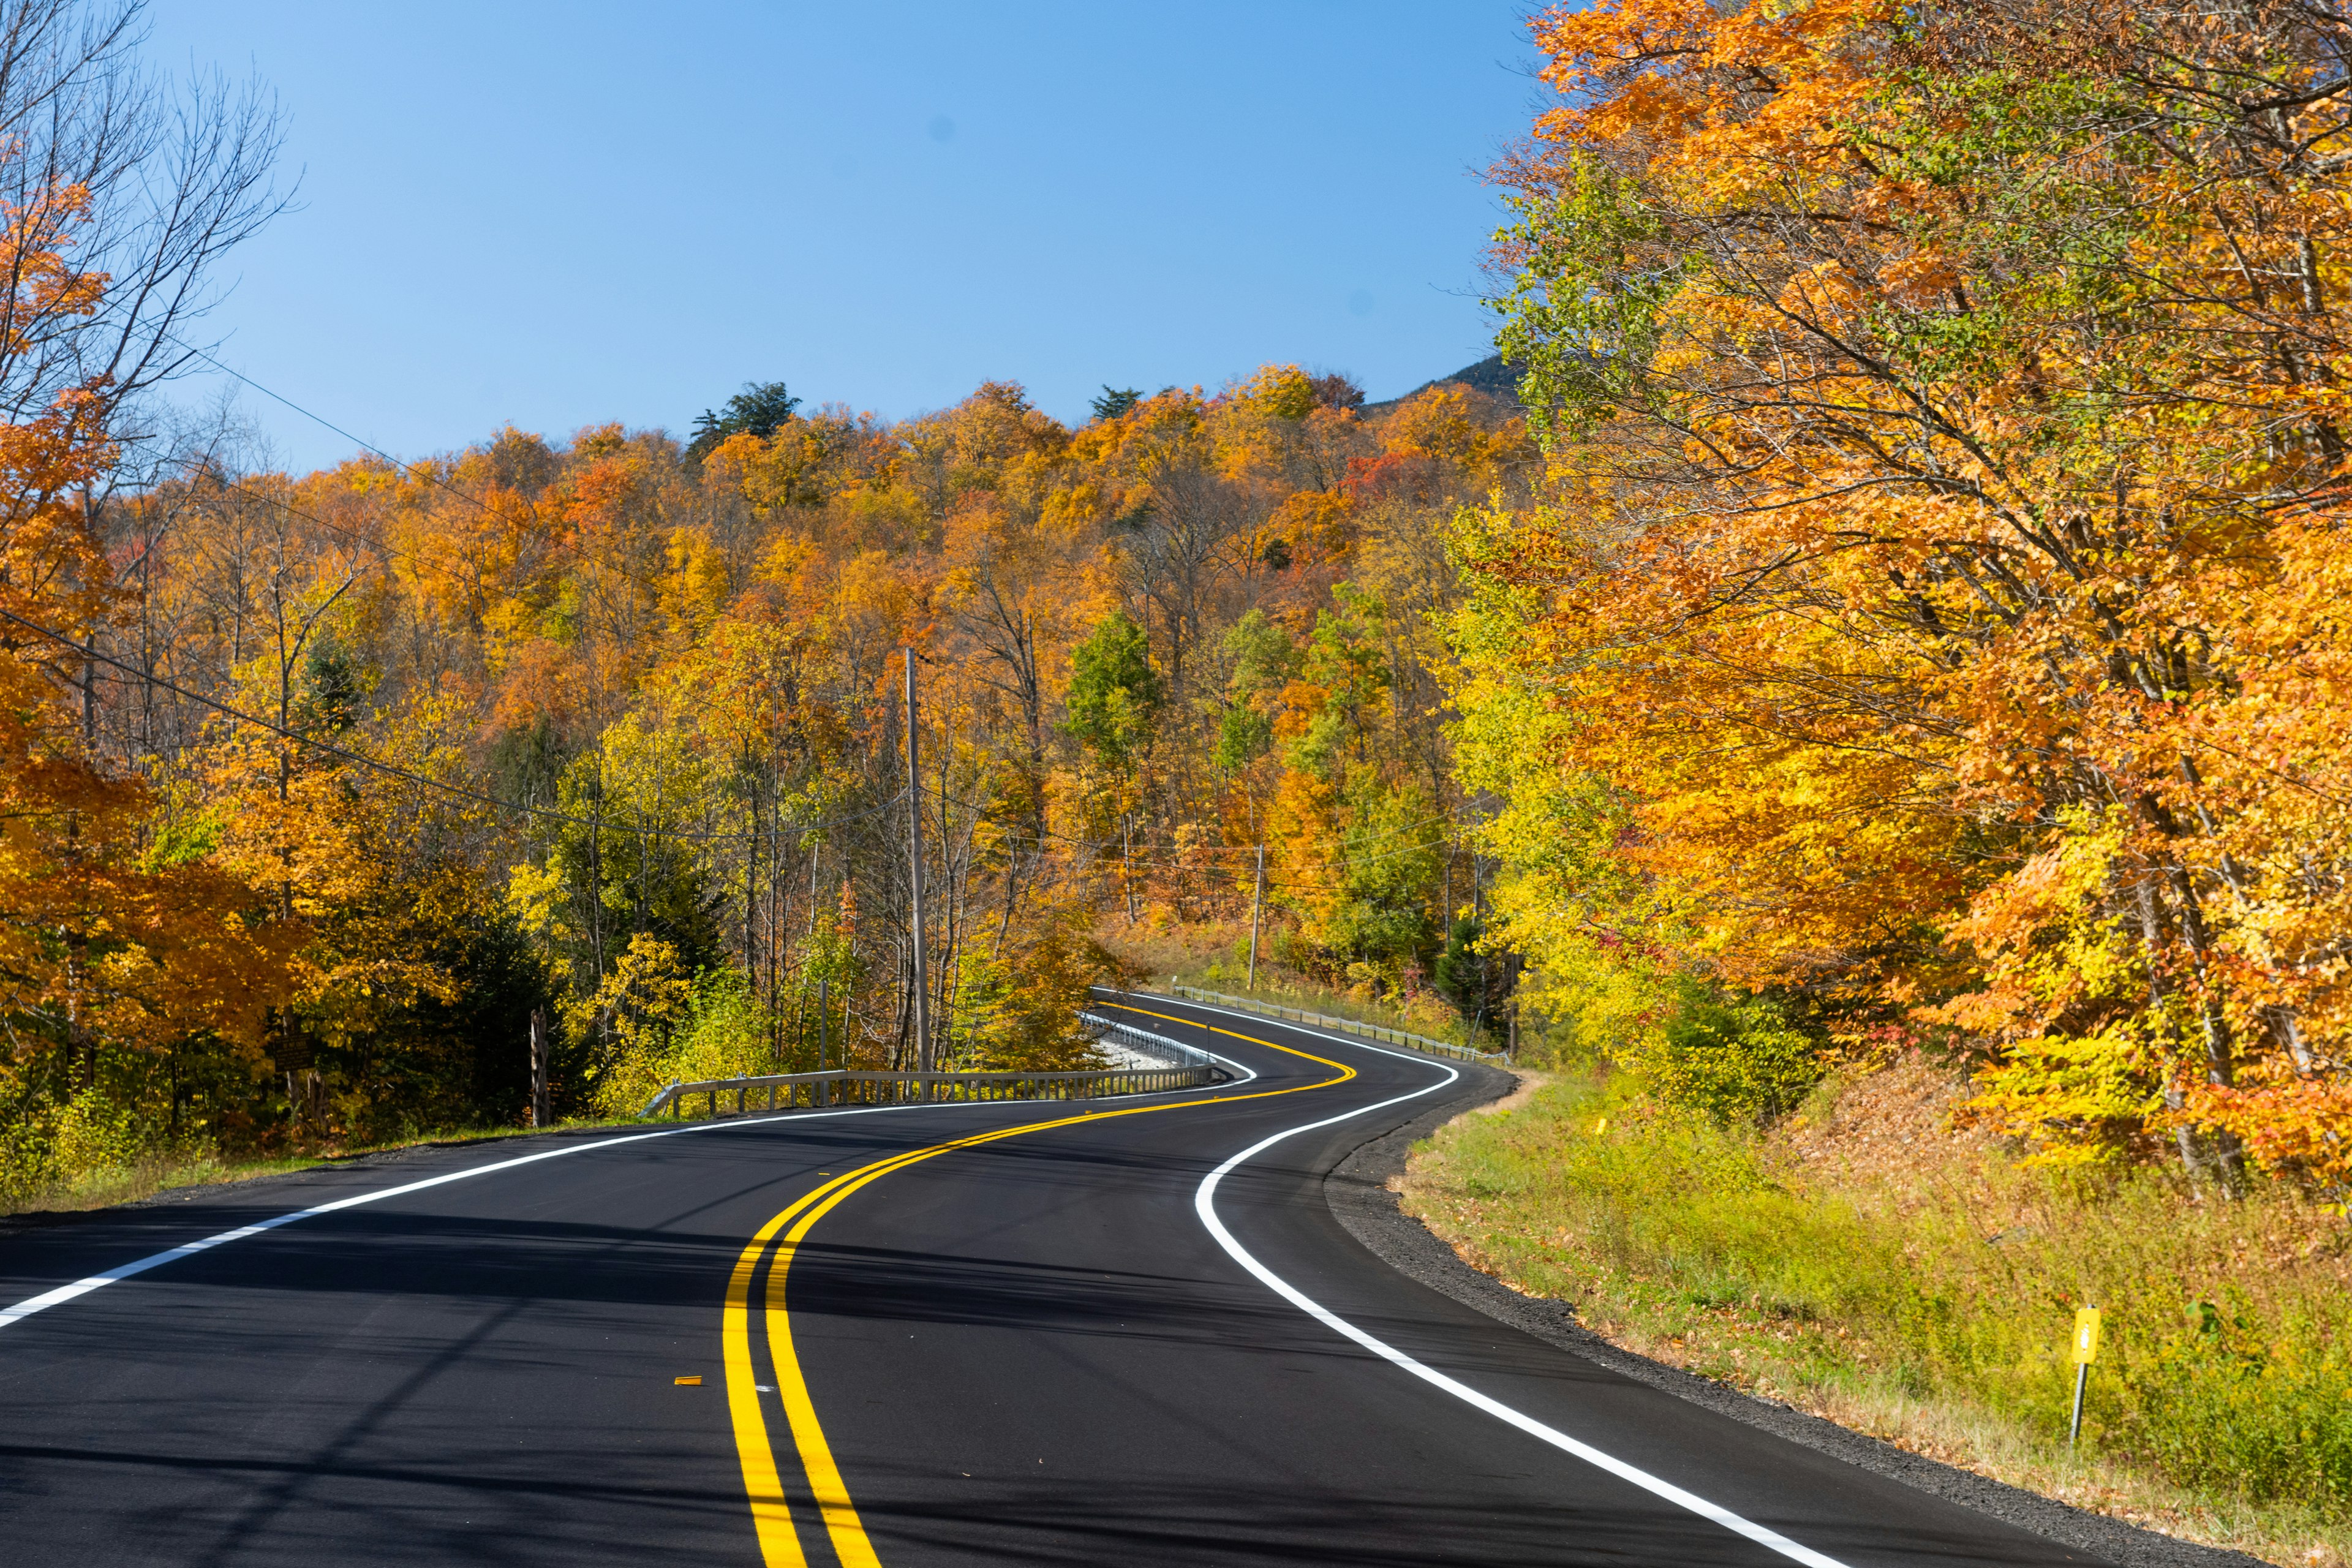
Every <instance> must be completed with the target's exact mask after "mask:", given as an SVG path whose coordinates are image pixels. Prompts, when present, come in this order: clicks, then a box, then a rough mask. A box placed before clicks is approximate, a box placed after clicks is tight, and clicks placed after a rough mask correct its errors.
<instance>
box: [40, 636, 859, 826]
mask: <svg viewBox="0 0 2352 1568" xmlns="http://www.w3.org/2000/svg"><path fill="white" fill-rule="evenodd" d="M0 620H5V621H6V622H8V623H9V624H11V625H13V626H22V627H23V628H24V629H25V630H26V631H28V632H32V633H34V634H36V635H37V636H39V637H47V639H48V640H49V641H51V642H54V643H56V644H57V645H58V646H59V647H64V648H67V649H68V650H70V651H71V652H72V653H74V654H76V655H77V656H79V657H80V658H86V659H89V660H90V661H91V662H93V663H96V664H103V665H106V666H108V667H109V668H113V669H117V670H120V671H121V672H122V673H123V674H124V675H127V676H129V677H130V678H131V679H133V680H139V681H143V682H145V683H146V684H148V685H150V686H153V687H157V688H160V689H163V690H165V691H168V692H170V693H172V694H173V696H175V697H183V698H185V699H186V700H189V701H191V702H194V703H197V704H200V705H201V706H203V707H205V708H209V709H211V710H214V711H215V712H216V713H221V714H224V715H226V716H227V717H228V718H231V719H234V720H236V721H238V722H239V723H242V724H251V725H254V726H256V727H257V728H259V729H262V730H266V731H269V732H270V733H271V734H273V735H280V736H283V737H284V738H285V739H287V740H289V741H291V742H294V743H295V744H297V745H300V746H308V747H310V749H312V750H313V751H319V752H326V753H327V754H328V755H330V756H333V757H340V758H341V759H342V760H343V761H345V762H347V763H355V764H356V765H358V766H360V767H363V768H368V769H371V770H373V771H374V772H376V773H383V774H384V775H386V776H387V777H391V778H396V779H402V780H404V781H406V782H407V783H409V784H421V785H423V786H424V787H425V788H426V789H432V790H438V791H440V792H441V793H442V794H444V795H454V796H456V797H457V798H458V799H460V800H469V801H473V802H475V803H476V804H478V805H488V806H495V807H497V808H499V810H501V811H513V812H522V813H526V814H528V815H530V816H538V817H544V818H546V819H548V820H550V821H553V822H562V823H568V824H570V825H571V826H574V827H585V828H588V829H589V830H591V831H592V832H593V831H599V830H610V831H612V832H614V833H630V834H635V835H636V836H637V837H643V838H676V839H680V840H685V841H689V842H693V843H705V844H719V843H727V844H731V843H733V842H735V841H736V840H738V839H740V838H743V837H748V836H749V834H750V832H751V831H754V830H750V829H747V830H746V831H745V832H743V833H703V832H697V831H694V830H691V829H687V828H667V827H664V828H652V827H634V826H629V825H628V824H626V823H624V822H620V821H616V820H614V819H613V818H611V817H592V816H574V815H572V813H570V812H567V811H558V810H556V809H555V808H554V807H552V806H545V805H532V804H531V803H530V802H529V801H522V800H507V799H505V798H503V797H501V796H499V795H485V794H483V793H482V792H481V791H479V790H474V789H467V787H466V786H464V785H463V784H446V783H444V782H443V781H442V780H439V779H436V778H433V777H431V776H429V775H427V774H425V773H417V772H416V771H415V770H414V769H411V768H404V767H402V766H400V765H399V764H398V763H387V762H384V761H383V760H382V759H381V758H377V757H371V756H368V755H367V754H365V753H364V752H354V751H352V750H351V749H350V748H349V747H347V746H339V745H337V744H335V743H334V742H332V741H322V740H320V739H319V737H317V736H316V735H305V734H303V733H302V732H301V731H298V730H289V729H288V728H286V727H285V726H284V725H282V724H278V723H275V722H273V721H270V720H268V719H265V718H263V717H261V716H260V715H259V714H257V713H248V712H247V711H246V710H244V709H242V708H236V707H232V706H231V705H230V704H228V703H226V702H223V701H220V700H217V699H215V698H211V697H206V696H205V695H204V694H203V693H202V692H198V691H191V690H189V689H187V688H186V687H184V686H182V685H180V684H179V683H178V682H176V681H172V680H166V679H164V678H163V677H162V676H160V675H152V674H150V673H148V672H147V671H145V670H142V669H141V668H138V667H137V666H135V665H130V664H125V663H124V662H123V661H122V660H121V659H119V658H111V657H110V656H108V655H106V654H103V653H100V652H99V651H98V650H97V649H96V648H94V647H90V646H89V645H88V644H86V643H80V642H77V641H75V640H74V639H73V638H72V637H68V636H67V635H66V634H65V633H63V632H58V631H52V630H50V629H49V628H48V627H47V626H42V625H40V624H38V623H37V622H35V621H28V620H26V618H25V617H24V616H20V615H17V614H16V613H15V612H13V611H10V610H5V609H0ZM894 809H896V803H895V802H886V803H885V804H883V805H879V806H877V807H875V808H873V809H872V810H869V811H865V812H860V813H857V814H856V815H853V816H845V817H830V818H827V819H825V820H824V821H823V822H820V823H815V824H812V825H811V826H826V827H837V826H846V825H848V824H850V823H853V822H859V821H863V820H865V819H866V818H867V817H870V816H879V815H881V814H882V813H883V812H886V811H890V810H894Z"/></svg>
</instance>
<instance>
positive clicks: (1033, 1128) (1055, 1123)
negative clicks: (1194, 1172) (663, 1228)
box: [719, 1003, 1356, 1568]
mask: <svg viewBox="0 0 2352 1568" xmlns="http://www.w3.org/2000/svg"><path fill="white" fill-rule="evenodd" d="M1101 1005H1104V1006H1114V1007H1118V1010H1119V1011H1121V1012H1123V1013H1139V1014H1141V1015H1142V1016H1145V1017H1147V1018H1160V1019H1164V1020H1166V1021H1167V1022H1169V1023H1171V1024H1186V1025H1192V1024H1193V1022H1194V1021H1193V1020H1192V1019H1190V1018H1179V1017H1176V1016H1173V1015H1171V1014H1167V1013H1154V1012H1152V1011H1151V1010H1150V1009H1149V1008H1145V1007H1129V1006H1126V1005H1122V1004H1118V1003H1104V1004H1101ZM1195 1026H1196V1027H1202V1028H1207V1029H1209V1030H1210V1031H1211V1032H1212V1033H1214V1034H1219V1035H1223V1036H1226V1037H1229V1038H1232V1039H1236V1040H1244V1041H1247V1042H1248V1043H1249V1044H1251V1045H1254V1046H1264V1047H1266V1048H1268V1049H1269V1050H1276V1051H1281V1052H1283V1053H1284V1054H1285V1055H1286V1056H1294V1057H1300V1058H1305V1059H1306V1060H1307V1061H1310V1062H1316V1063H1318V1064H1320V1065H1321V1066H1324V1067H1327V1068H1330V1069H1331V1070H1332V1073H1333V1075H1334V1076H1332V1077H1330V1078H1327V1079H1318V1080H1317V1081H1316V1082H1314V1083H1302V1084H1296V1085H1293V1086H1292V1087H1290V1088H1288V1089H1255V1090H1252V1091H1251V1092H1249V1093H1247V1094H1220V1095H1211V1096H1208V1097H1206V1098H1203V1099H1200V1100H1170V1101H1166V1102H1163V1103H1161V1104H1158V1105H1131V1106H1123V1107H1121V1108H1120V1109H1118V1110H1089V1111H1085V1112H1082V1113H1081V1114H1079V1115H1076V1116H1060V1117H1055V1118H1054V1119H1053V1120H1052V1121H1030V1122H1024V1123H1023V1124H1022V1125H1020V1126H1018V1127H1003V1128H999V1129H997V1130H995V1131H991V1132H976V1133H973V1134H972V1135H971V1137H969V1138H957V1139H954V1140H951V1141H950V1142H945V1143H934V1144H932V1145H931V1146H930V1147H929V1148H928V1149H915V1150H911V1151H909V1152H907V1153H904V1154H893V1155H891V1156H889V1157H888V1158H887V1159H882V1160H877V1161H875V1162H874V1163H872V1164H870V1165H863V1166H860V1167H859V1168H858V1169H856V1170H855V1171H851V1172H849V1173H847V1174H845V1175H840V1176H835V1177H834V1178H833V1179H832V1180H831V1181H829V1182H827V1183H825V1184H824V1185H823V1186H821V1187H818V1188H817V1189H815V1190H814V1192H811V1193H808V1194H805V1195H803V1196H802V1197H800V1198H798V1199H796V1200H795V1201H794V1202H793V1205H792V1206H791V1207H789V1208H787V1209H785V1210H784V1212H783V1213H782V1214H780V1215H776V1217H775V1218H773V1219H772V1220H770V1221H769V1222H768V1223H767V1224H765V1225H763V1226H761V1227H760V1229H759V1232H758V1234H756V1235H754V1236H753V1237H751V1242H750V1243H749V1244H748V1245H747V1246H745V1247H744V1248H743V1252H742V1255H741V1256H740V1257H739V1258H736V1260H735V1271H734V1273H733V1274H732V1275H730V1277H729V1279H728V1281H727V1308H726V1313H725V1317H724V1319H723V1321H722V1323H721V1326H720V1332H719V1342H720V1351H721V1354H722V1356H723V1358H724V1361H725V1363H726V1367H727V1414H728V1415H729V1417H730V1419H731V1420H732V1421H733V1422H734V1425H735V1450H736V1454H737V1456H738V1457H739V1458H740V1459H741V1461H742V1465H743V1490H744V1492H745V1494H746V1495H747V1496H748V1497H749V1498H750V1499H751V1522H752V1525H753V1527H754V1529H756V1530H757V1531H758V1533H759V1540H760V1555H761V1559H762V1560H763V1561H764V1562H765V1563H767V1565H768V1568H805V1564H806V1563H807V1562H808V1559H807V1557H806V1556H805V1555H804V1554H803V1552H802V1551H801V1542H800V1535H799V1532H798V1531H796V1530H795V1528H794V1527H793V1514H792V1508H791V1505H790V1504H789V1503H788V1502H787V1501H786V1500H785V1498H784V1483H783V1478H782V1475H781V1474H780V1473H779V1471H778V1469H777V1467H776V1454H775V1448H774V1447H773V1445H772V1444H771V1443H770V1441H769V1438H768V1419H767V1414H766V1412H764V1411H762V1410H761V1408H760V1390H759V1384H758V1374H757V1373H756V1372H755V1371H754V1370H753V1367H752V1363H751V1310H752V1302H751V1291H752V1284H753V1282H754V1280H755V1279H759V1276H760V1272H761V1269H760V1264H761V1259H762V1258H766V1259H767V1261H768V1268H767V1276H766V1279H765V1281H764V1284H763V1288H762V1289H761V1292H760V1305H761V1316H762V1317H764V1318H765V1320H766V1325H767V1331H768V1359H769V1360H770V1361H771V1362H772V1363H774V1366H775V1370H776V1384H775V1386H776V1392H777V1393H778V1394H780V1395H781V1396H782V1403H783V1407H784V1419H785V1421H786V1423H787V1425H788V1426H790V1427H791V1429H792V1435H793V1447H794V1448H795V1449H797V1450H798V1451H799V1454H800V1461H801V1469H802V1472H803V1474H804V1475H805V1476H806V1477H807V1478H808V1489H809V1495H810V1496H811V1497H812V1498H814V1500H815V1502H816V1507H817V1514H818V1517H820V1518H821V1519H823V1520H824V1528H825V1533H826V1534H827V1535H828V1536H830V1537H831V1538H832V1542H833V1551H834V1555H835V1557H836V1558H838V1559H839V1560H840V1563H841V1568H881V1559H880V1558H878V1557H877V1556H876V1555H875V1554H874V1543H873V1542H871V1541H870V1540H868V1539H867V1537H866V1527H865V1525H864V1524H863V1523H862V1522H860V1521H859V1520H858V1517H857V1509H856V1505H855V1504H854V1503H852V1502H851V1501H850V1500H849V1489H848V1488H847V1487H846V1486H845V1485H843V1484H842V1479H841V1467H840V1466H838V1465H836V1464H835V1462H834V1458H833V1448H832V1446H831V1445H830V1444H828V1443H827V1442H826V1441H825V1438H824V1426H822V1425H820V1424H819V1422H818V1421H817V1418H816V1406H815V1405H814V1403H813V1402H812V1401H811V1399H810V1398H809V1391H808V1384H807V1381H806V1380H805V1379H803V1377H802V1376H801V1366H800V1357H799V1355H798V1354H797V1353H796V1352H794V1350H793V1325H792V1315H791V1313H790V1311H789V1310H787V1309H786V1306H785V1300H784V1292H785V1282H786V1279H787V1277H788V1276H789V1275H790V1274H791V1272H792V1268H793V1257H794V1256H795V1254H796V1253H797V1252H798V1250H799V1248H800V1244H801V1242H802V1240H803V1238H804V1237H806V1236H807V1235H808V1233H809V1231H810V1230H811V1228H813V1227H814V1226H815V1224H816V1222H817V1221H819V1220H821V1219H823V1218H824V1216H825V1215H828V1214H830V1213H832V1212H833V1209H834V1206H835V1205H836V1204H839V1203H840V1202H841V1201H842V1200H843V1199H844V1198H846V1197H847V1196H849V1194H852V1193H854V1192H856V1191H857V1189H858V1188H860V1187H863V1186H865V1185H866V1184H867V1183H869V1182H875V1181H878V1180H880V1179H881V1178H882V1177H884V1176H887V1175H888V1174H889V1173H891V1172H893V1171H897V1170H902V1169H904V1168H905V1167H907V1166H908V1165H912V1164H915V1163H919V1162H920V1161H924V1160H929V1159H933V1158H936V1157H937V1156H939V1155H941V1154H946V1153H950V1152H953V1151H955V1150H958V1149H971V1148H977V1147H978V1146H979V1145H981V1144H982V1143H993V1142H997V1141H998V1140H999V1139H1002V1138H1018V1137H1020V1136H1021V1135H1022V1134H1024V1133H1027V1132H1043V1131H1046V1130H1048V1129H1049V1128H1055V1127H1074V1126H1076V1125H1077V1124H1078V1123H1080V1122H1082V1121H1109V1120H1110V1119H1111V1118H1113V1117H1118V1116H1148V1115H1151V1114H1154V1113H1156V1112H1159V1111H1163V1110H1189V1109H1191V1108H1192V1107H1194V1106H1201V1105H1224V1104H1229V1103H1231V1102H1233V1101H1234V1100H1268V1099H1272V1098H1274V1097H1275V1096H1277V1095H1285V1094H1303V1093H1305V1092H1306V1091H1307V1090H1308V1089H1328V1088H1330V1087H1331V1086H1332V1085H1334V1084H1340V1083H1345V1082H1347V1081H1348V1080H1349V1079H1351V1078H1354V1077H1355V1076H1356V1069H1355V1068H1351V1067H1348V1066H1345V1065H1343V1064H1341V1063H1339V1062H1335V1061H1333V1060H1331V1059H1330V1058H1328V1057H1318V1056H1316V1055H1314V1054H1312V1053H1311V1052H1307V1051H1301V1050H1294V1049H1292V1048H1291V1047H1288V1046H1277V1045H1276V1044H1275V1043H1274V1042H1273V1041H1272V1040H1262V1039H1259V1038H1258V1037H1256V1036H1255V1035H1243V1034H1236V1033H1234V1031H1233V1030H1231V1029H1222V1028H1218V1027H1216V1026H1214V1025H1195ZM780 1234H781V1235H782V1240H781V1241H778V1240H777V1237H778V1236H779V1235H780ZM771 1243H774V1247H775V1250H774V1251H773V1253H770V1251H769V1246H770V1244H771Z"/></svg>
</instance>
